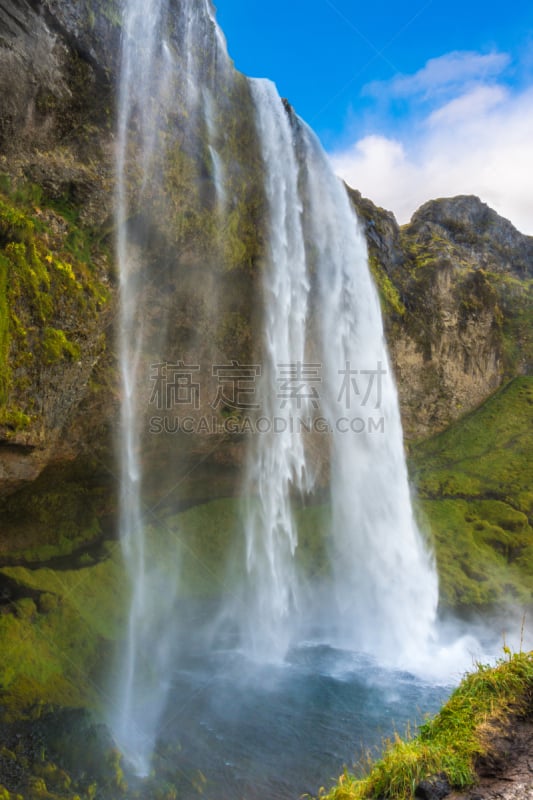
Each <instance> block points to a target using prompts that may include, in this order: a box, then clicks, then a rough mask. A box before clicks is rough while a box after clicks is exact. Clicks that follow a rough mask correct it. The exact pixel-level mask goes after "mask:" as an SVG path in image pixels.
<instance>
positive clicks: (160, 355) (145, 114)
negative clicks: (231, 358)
mask: <svg viewBox="0 0 533 800" xmlns="http://www.w3.org/2000/svg"><path fill="white" fill-rule="evenodd" d="M171 32H172V35H171ZM228 69H229V60H228V57H227V53H226V49H225V42H224V37H223V36H222V34H221V32H220V30H219V29H218V27H217V26H216V23H215V21H214V17H213V12H212V8H211V5H210V2H209V0H202V1H201V2H198V1H197V0H184V1H183V2H180V3H179V5H178V6H177V7H176V6H175V5H173V6H172V7H171V6H170V3H169V2H168V0H126V2H125V4H124V11H123V25H122V50H121V61H120V80H119V94H118V128H117V143H116V173H117V189H116V227H117V239H116V252H117V261H118V266H119V278H120V305H119V316H118V326H117V327H118V355H119V365H120V375H121V385H122V400H121V419H120V437H119V447H118V453H119V462H120V476H121V481H120V486H121V488H120V507H119V532H120V541H121V545H122V552H123V558H124V564H125V567H126V572H127V575H128V578H129V584H130V586H129V588H130V605H129V616H128V624H127V631H126V636H125V642H124V646H123V648H122V652H121V653H120V657H119V664H118V668H117V671H118V677H117V678H116V682H117V686H116V687H115V690H114V693H113V694H114V697H115V703H114V705H113V707H112V708H111V709H110V711H109V722H110V726H111V729H112V731H113V734H114V738H115V740H116V742H117V745H118V746H119V748H120V750H121V751H122V752H123V753H124V755H125V757H126V758H127V760H128V762H129V763H130V765H131V766H132V767H133V768H134V770H135V771H136V772H137V773H138V774H139V775H146V774H148V772H149V768H150V758H151V754H152V752H153V749H154V746H155V742H156V738H157V729H158V724H159V720H160V716H161V713H162V711H163V709H164V707H165V702H166V697H167V692H168V688H169V675H170V672H171V665H172V663H173V660H174V658H175V655H176V636H175V615H176V588H177V584H178V581H179V547H178V546H177V543H176V542H174V543H173V544H174V545H175V546H174V548H173V551H172V552H169V553H168V558H169V563H168V564H167V569H166V570H165V571H164V572H163V570H162V569H161V566H160V563H161V558H159V562H158V559H157V558H155V557H154V553H152V550H154V549H155V548H156V547H157V545H155V546H152V545H151V543H150V541H149V537H148V535H147V526H148V523H149V522H150V521H151V515H152V512H151V508H150V507H149V506H146V504H145V501H144V498H143V491H144V482H143V477H144V476H143V469H142V460H141V453H142V450H143V437H144V435H145V433H146V431H145V430H144V427H143V426H145V424H146V411H147V402H148V398H147V397H146V387H147V373H148V371H149V368H150V362H149V361H148V358H149V357H150V358H151V359H152V362H154V361H161V360H162V359H164V358H165V356H166V353H165V334H166V329H167V327H168V323H169V321H168V320H167V319H165V318H164V317H162V318H160V319H159V320H158V323H159V333H158V335H154V332H153V330H148V329H149V328H150V324H151V323H150V320H149V300H148V299H147V298H149V297H150V284H151V281H152V277H151V275H150V260H151V259H152V260H153V257H152V256H151V255H150V241H149V240H150V235H152V236H153V233H152V234H151V233H150V231H151V230H152V231H153V229H154V220H155V221H156V223H158V222H160V220H159V217H162V218H163V219H165V214H166V213H168V210H167V208H166V198H165V193H164V188H163V187H164V171H165V158H166V155H167V150H168V148H169V141H171V135H170V133H169V130H168V128H169V118H170V116H171V114H173V113H174V114H176V109H179V117H180V125H181V129H180V131H179V134H180V135H181V136H183V137H184V138H185V139H188V140H189V141H190V142H194V141H195V139H197V138H198V128H199V126H200V125H202V124H206V121H207V129H208V130H207V148H208V149H209V150H211V151H212V153H213V161H214V167H215V171H216V173H217V175H218V176H219V177H218V181H219V182H222V171H223V167H222V164H221V160H220V158H219V157H218V154H217V153H216V150H215V147H214V143H212V142H211V137H212V136H214V134H215V129H214V123H213V122H212V117H213V114H214V110H213V102H212V99H211V95H210V90H209V87H208V86H207V85H206V88H205V91H204V92H203V94H202V92H201V91H200V90H199V87H200V86H201V85H202V84H207V82H208V81H209V80H211V81H212V82H213V81H214V76H216V75H217V71H218V74H220V72H221V71H222V72H224V73H227V71H228ZM174 135H178V131H175V132H174ZM221 192H222V189H221ZM219 202H220V203H222V202H223V198H222V197H219ZM152 328H153V324H152Z"/></svg>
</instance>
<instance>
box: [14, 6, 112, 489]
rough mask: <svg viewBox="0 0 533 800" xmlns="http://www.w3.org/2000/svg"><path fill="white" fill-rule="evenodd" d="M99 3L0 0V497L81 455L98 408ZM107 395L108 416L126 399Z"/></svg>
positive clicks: (108, 277) (104, 29) (103, 153)
mask: <svg viewBox="0 0 533 800" xmlns="http://www.w3.org/2000/svg"><path fill="white" fill-rule="evenodd" d="M91 6H93V7H94V4H91V3H88V2H80V3H59V2H57V3H53V2H50V3H46V2H38V1H37V0H32V1H31V2H30V1H29V0H0V96H1V97H2V103H1V106H0V176H1V180H2V186H1V190H2V195H1V200H2V204H3V205H2V212H1V215H0V216H1V217H2V220H1V222H0V226H1V227H2V236H1V237H0V239H1V241H0V249H1V250H2V258H3V259H4V261H3V262H2V267H3V268H5V269H6V273H5V274H6V278H5V279H4V280H5V283H3V285H2V287H1V291H0V295H2V296H0V303H2V304H3V305H4V306H5V309H6V313H8V314H9V316H10V319H9V322H8V328H7V331H8V333H7V336H8V337H9V338H8V339H7V340H5V339H4V341H3V342H2V343H1V344H2V346H0V351H2V350H5V352H6V353H7V357H6V358H7V360H6V363H5V364H4V363H3V358H4V354H3V353H0V356H1V357H0V368H1V371H2V372H3V373H4V377H5V379H4V384H5V385H4V386H3V391H0V411H2V414H1V415H0V497H1V496H2V495H6V494H9V493H11V492H13V491H15V490H16V489H17V488H19V487H21V486H23V485H24V484H25V483H27V482H28V481H33V480H34V479H35V478H36V477H37V476H38V475H39V474H40V473H41V472H42V470H43V469H44V468H45V467H46V465H47V464H49V463H51V462H57V461H61V460H65V459H66V460H71V459H75V458H77V457H78V456H79V454H80V452H81V451H83V450H84V448H85V444H86V443H87V441H85V443H84V442H83V441H80V435H81V436H82V437H83V436H85V435H87V434H88V431H89V430H90V429H91V427H92V423H91V422H89V423H87V415H88V414H89V415H91V414H92V413H93V412H95V413H96V414H97V415H98V412H97V411H96V409H97V408H99V409H100V412H101V410H102V409H101V406H102V403H101V400H100V399H99V398H98V397H97V395H98V394H99V390H98V389H96V388H95V383H96V378H95V376H96V372H95V371H98V370H101V369H102V366H103V364H104V362H106V361H107V363H108V364H109V363H110V362H109V356H108V355H107V353H108V352H109V348H106V346H105V339H106V331H107V330H108V328H109V323H110V320H111V318H112V313H113V292H112V282H113V277H112V265H111V259H110V257H109V253H110V249H109V241H108V240H107V236H108V232H109V231H110V230H111V224H112V223H111V220H112V214H113V208H112V206H113V158H112V147H113V135H112V108H113V95H114V89H113V86H112V84H111V80H110V79H109V78H108V74H109V75H111V74H112V70H113V69H114V59H115V57H116V53H117V45H118V27H117V24H116V22H115V23H114V22H113V20H112V19H110V18H109V15H108V16H105V15H95V14H94V11H91ZM91 21H92V25H91ZM91 42H94V43H93V44H92V45H91ZM6 259H7V261H6ZM16 259H18V267H17V268H16V269H17V276H15V273H14V272H13V270H14V269H15V266H14V265H15V260H16ZM4 263H5V267H4ZM58 270H62V272H61V273H59V272H58ZM32 275H33V276H35V277H34V278H32ZM69 276H70V277H69ZM28 281H29V282H30V283H31V282H32V281H33V283H32V285H31V287H30V285H29V283H28ZM69 281H70V283H69ZM0 283H2V281H0ZM69 286H71V288H72V291H71V290H70V289H69ZM104 294H105V295H106V299H105V301H104V299H103V297H104ZM47 296H48V297H47ZM97 297H100V300H97ZM88 298H92V299H88ZM86 299H87V302H85V300H86ZM37 301H39V303H37ZM4 335H5V334H4ZM47 337H48V339H47ZM54 337H55V339H54ZM54 341H55V345H54ZM56 345H59V347H57V346H56ZM46 347H48V351H47V352H46ZM65 348H67V349H70V355H69V353H68V352H67V349H65ZM62 350H63V351H64V352H61V351H62ZM43 353H44V355H45V357H44V358H43ZM74 356H76V357H74ZM6 376H7V377H6ZM98 381H99V383H100V384H101V383H102V381H101V380H100V379H98ZM91 382H92V383H93V386H92V387H91ZM6 386H7V394H6ZM106 393H107V410H106V414H109V413H113V410H114V397H115V396H116V394H115V393H114V392H113V391H110V390H109V388H108V389H107V390H106ZM2 395H3V396H2ZM91 398H92V399H91ZM82 403H83V404H85V410H84V411H83V413H82V411H81V408H82ZM6 409H7V411H6ZM101 419H102V418H101V417H100V420H101ZM21 421H22V422H23V424H22V422H21ZM98 427H100V423H99V425H98ZM104 427H105V425H104ZM82 431H83V434H82V433H81V432H82ZM88 437H89V439H90V438H91V435H90V434H88ZM93 443H94V440H93Z"/></svg>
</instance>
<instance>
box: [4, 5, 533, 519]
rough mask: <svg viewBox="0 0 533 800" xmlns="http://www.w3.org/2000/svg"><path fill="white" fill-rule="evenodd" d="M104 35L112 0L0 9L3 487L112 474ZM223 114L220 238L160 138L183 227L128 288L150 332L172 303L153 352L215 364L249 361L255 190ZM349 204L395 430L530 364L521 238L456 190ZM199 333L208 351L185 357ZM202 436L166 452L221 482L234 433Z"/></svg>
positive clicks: (111, 45)
mask: <svg viewBox="0 0 533 800" xmlns="http://www.w3.org/2000/svg"><path fill="white" fill-rule="evenodd" d="M119 26H120V23H119V4H118V3H116V4H115V3H114V2H103V1H102V2H100V1H98V2H96V1H95V0H93V1H92V2H90V0H80V2H77V3H70V2H59V0H57V1H56V0H46V1H45V0H41V1H40V0H31V2H30V0H0V93H1V96H2V98H3V102H2V107H1V109H0V318H1V320H2V322H0V363H1V367H2V371H1V377H0V403H1V410H0V494H3V495H8V494H12V493H13V492H15V491H16V490H19V489H21V488H22V487H24V486H25V485H28V484H29V483H31V482H32V481H34V480H35V479H36V478H37V477H38V476H39V475H40V474H41V473H42V472H43V470H44V469H45V468H46V467H47V465H48V466H50V465H52V466H53V467H54V469H55V468H57V469H62V468H63V467H62V465H64V464H66V463H69V462H72V461H75V462H76V463H79V462H81V461H84V460H85V461H87V462H88V463H89V462H90V463H91V464H92V466H90V469H93V468H94V461H95V459H96V460H97V461H99V462H100V463H101V464H103V465H104V466H103V467H101V469H104V470H105V469H109V468H111V469H112V459H113V457H112V449H113V448H112V446H113V434H112V430H113V428H114V427H115V426H116V422H117V418H118V417H117V409H118V392H119V389H118V380H117V372H116V366H115V363H114V357H113V352H114V350H115V343H114V333H113V326H112V321H113V315H114V308H115V304H116V290H115V283H116V281H115V276H114V270H113V238H114V236H113V201H114V194H113V192H114V169H113V165H114V160H113V158H114V156H113V147H114V130H115V120H114V109H115V87H114V85H113V80H114V76H115V75H116V69H117V64H116V61H117V54H118V48H119V37H120V27H119ZM224 113H225V114H226V121H225V128H226V129H227V130H228V131H229V133H228V135H227V136H226V146H227V148H228V152H227V153H226V154H224V155H225V157H226V158H227V159H231V160H232V161H233V163H234V164H235V165H236V170H235V173H236V176H237V177H236V179H235V184H234V186H233V190H234V193H235V197H237V196H239V197H241V199H242V202H240V205H239V204H237V205H236V206H235V207H234V208H233V209H232V213H231V216H230V217H229V220H228V224H227V226H226V228H225V231H224V237H225V238H224V240H223V241H222V242H221V241H220V240H219V239H218V240H217V241H216V243H215V242H214V240H215V238H217V236H218V235H215V233H214V231H215V223H216V214H215V213H214V210H213V202H212V199H210V188H209V187H210V181H211V178H210V176H209V174H207V173H205V174H203V175H201V176H200V185H199V190H198V193H197V194H198V197H197V199H196V200H195V203H196V205H190V206H189V205H188V202H189V201H188V199H186V200H183V198H191V197H192V192H191V191H190V185H189V181H190V179H191V178H190V175H189V167H190V164H189V162H188V161H187V158H188V156H187V153H182V152H181V151H180V152H178V150H177V149H175V148H174V150H173V151H172V153H171V158H170V156H169V159H170V160H169V161H168V163H167V164H166V168H167V172H166V174H167V175H168V176H169V178H168V186H167V187H165V188H166V189H167V190H168V191H169V193H170V197H171V198H172V204H173V213H175V217H176V220H177V219H178V218H180V219H186V220H187V222H186V225H181V227H180V229H179V232H176V235H175V236H174V235H173V234H172V235H169V233H168V230H167V231H166V232H165V235H164V237H163V239H162V240H161V241H162V244H161V251H160V252H156V249H154V252H153V260H154V263H155V262H157V263H159V264H161V265H162V266H161V268H160V273H159V275H160V281H158V284H157V285H151V286H149V287H148V289H147V291H150V292H152V293H153V297H152V304H151V305H152V316H151V320H149V324H152V325H153V326H154V330H155V329H156V327H157V324H158V319H159V318H160V314H161V313H163V309H168V306H169V303H171V305H172V309H171V310H170V311H168V310H165V313H168V314H169V318H172V319H173V320H175V324H174V331H175V333H174V339H175V341H174V342H173V348H174V349H173V350H172V348H171V352H169V354H168V356H169V358H170V359H172V358H174V357H175V358H177V357H178V355H179V354H181V353H184V352H185V353H186V352H187V348H192V347H193V345H194V347H195V348H196V349H195V350H194V352H195V353H196V358H197V360H198V359H199V360H201V361H202V363H204V362H205V365H206V369H207V368H208V367H209V365H210V364H212V363H216V360H217V359H219V360H220V359H222V360H227V359H229V358H233V357H243V358H250V357H251V355H250V354H253V352H254V341H253V331H254V330H256V329H259V328H260V326H259V325H257V327H256V325H255V322H254V319H255V318H254V313H255V311H254V307H253V302H252V301H251V298H252V297H253V296H254V292H255V291H256V289H257V274H258V272H257V270H258V264H259V262H260V251H261V234H260V233H258V222H257V220H258V218H259V217H260V215H261V204H262V202H263V198H262V196H261V192H259V191H258V190H257V181H254V170H257V169H258V168H259V167H258V166H257V164H258V154H257V143H256V142H254V134H253V120H252V118H251V106H250V98H249V94H248V92H247V89H246V86H245V85H244V83H242V82H240V81H239V80H238V79H236V80H235V81H234V83H233V84H232V89H231V92H230V93H229V95H228V99H227V108H225V110H224ZM175 123H176V124H177V125H178V126H179V124H180V123H179V119H178V117H177V118H176V120H175ZM243 153H247V155H246V157H243V155H242V154H243ZM352 198H353V201H354V204H355V206H356V208H357V210H358V212H359V215H360V218H361V220H362V222H363V224H364V226H365V230H366V234H367V239H368V244H369V252H370V256H371V265H372V269H373V272H374V275H375V278H376V281H377V284H378V287H379V289H380V293H381V297H382V302H383V308H384V312H385V321H386V329H387V334H388V339H389V345H390V349H391V355H392V360H393V363H394V367H395V370H396V375H397V382H398V388H399V393H400V400H401V405H402V413H403V418H404V425H405V430H406V434H407V436H408V437H409V438H419V437H421V436H426V435H428V434H430V433H433V432H435V431H437V430H440V429H442V428H444V427H445V426H446V425H447V424H449V423H450V422H451V421H452V420H454V419H456V418H458V417H459V416H461V415H462V414H463V413H465V412H466V411H468V410H469V409H471V408H473V407H474V406H476V405H477V404H479V403H480V402H481V401H482V400H483V399H484V398H485V397H487V395H489V394H490V393H492V392H493V391H494V390H495V389H496V388H497V387H498V386H499V385H500V384H501V383H502V381H504V380H505V379H507V378H509V377H511V376H512V375H515V374H523V373H527V372H528V371H530V369H531V358H532V349H533V346H532V344H531V335H530V332H529V327H528V318H529V315H530V312H531V289H530V287H531V265H532V263H533V242H532V239H531V237H525V236H522V235H521V234H520V233H518V232H517V231H516V230H515V229H514V228H513V226H512V225H511V224H510V223H508V222H507V221H505V220H502V219H501V218H500V217H498V215H496V214H495V212H493V211H491V210H490V209H488V208H487V207H486V206H485V205H484V204H483V203H481V202H480V201H479V200H477V199H476V198H455V199H452V200H439V201H434V202H431V203H428V204H426V205H425V206H423V207H422V208H421V209H420V210H419V211H418V212H417V213H416V214H415V216H414V217H413V220H412V221H411V223H410V224H409V225H407V226H404V227H403V228H399V227H398V225H397V223H396V221H395V219H394V217H393V216H392V215H391V214H390V213H388V212H384V211H383V210H381V209H377V208H376V207H375V206H374V205H373V204H372V203H371V202H370V201H368V200H364V199H362V198H361V197H360V195H359V194H358V193H357V192H352ZM244 206H246V208H244ZM138 214H139V224H140V225H145V226H153V227H154V232H155V233H158V235H159V234H161V231H157V225H158V222H157V220H151V219H147V218H144V217H143V214H142V210H139V211H138ZM160 227H161V225H160ZM177 230H178V229H177V228H176V231H177ZM180 237H181V238H180ZM154 241H155V239H154ZM176 252H179V253H180V255H179V258H178V259H177V260H176ZM192 268H194V271H193V272H192V271H191V269H192ZM213 275H215V277H213ZM191 276H192V277H191ZM254 287H255V288H254ZM215 296H216V298H217V302H216V304H215V303H214V300H213V298H214V297H215ZM215 306H216V313H214V308H215ZM208 340H209V342H212V343H214V346H213V347H212V348H211V350H208V349H207V348H205V347H204V349H202V344H201V342H202V341H204V342H206V341H208ZM191 352H192V351H191ZM198 354H199V355H198ZM191 357H192V356H191ZM222 360H221V361H220V363H223V361H222ZM207 388H208V389H209V392H206V396H207V394H209V395H212V393H213V391H214V390H216V386H213V383H212V382H211V385H210V386H208V387H207ZM207 411H209V408H208V407H207V406H206V407H205V408H204V407H202V408H201V409H200V410H199V413H204V412H207ZM213 443H214V440H213V439H211V440H209V439H207V438H206V439H204V440H202V441H201V442H197V443H196V444H194V443H191V442H188V443H186V445H185V450H186V451H187V452H190V451H191V449H192V451H194V453H195V455H196V456H197V457H198V459H200V460H201V459H204V456H205V460H204V461H202V464H203V466H202V467H201V469H200V472H202V470H204V472H205V481H204V483H205V482H207V483H209V485H210V487H211V489H213V487H216V486H219V485H220V487H221V488H220V491H221V492H222V493H225V492H227V491H228V490H231V486H230V484H231V483H232V481H233V482H234V478H233V477H231V476H230V477H228V475H229V473H228V468H229V467H231V468H232V469H237V468H238V464H239V462H240V461H241V460H242V447H241V443H240V442H239V441H237V439H236V437H233V438H232V439H231V440H229V439H224V438H223V437H222V438H220V440H217V442H216V447H213ZM154 446H156V448H158V447H159V446H160V443H159V442H155V441H154ZM211 451H212V452H213V453H214V454H212V455H209V452H211ZM50 468H51V467H50ZM230 471H231V470H230ZM202 480H203V479H202ZM198 491H199V492H200V493H201V491H202V489H199V490H198ZM215 491H217V489H216V488H215ZM13 508H14V507H13ZM13 513H15V512H14V511H13Z"/></svg>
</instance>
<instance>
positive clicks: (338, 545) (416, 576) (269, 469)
mask: <svg viewBox="0 0 533 800" xmlns="http://www.w3.org/2000/svg"><path fill="white" fill-rule="evenodd" d="M253 95H254V100H255V104H256V114H257V130H258V135H259V137H260V141H261V147H262V154H263V162H264V169H265V174H266V187H265V188H266V194H267V200H268V214H269V224H268V246H267V252H266V263H265V265H264V287H263V292H264V302H265V309H264V326H265V327H264V339H265V346H264V358H263V361H264V380H263V384H262V399H263V411H264V412H266V413H265V415H266V416H267V417H270V419H273V418H274V417H277V418H278V419H279V418H280V416H281V422H282V423H283V422H286V423H287V424H286V425H285V426H284V425H283V424H281V425H280V426H279V427H281V428H282V429H283V430H282V432H279V433H272V434H270V435H262V436H258V437H257V438H256V441H254V442H253V444H252V447H251V449H250V453H249V464H248V480H247V490H248V492H252V491H253V492H255V494H256V495H257V501H256V502H253V503H250V505H249V508H248V512H247V516H246V520H245V527H246V541H247V567H248V580H249V585H250V587H251V590H250V591H249V594H248V595H247V598H246V602H245V603H243V610H242V619H243V620H244V623H245V626H244V629H243V630H244V632H245V636H244V645H245V648H246V649H247V650H248V651H249V652H250V653H251V654H252V656H253V657H254V658H261V657H262V656H263V654H267V657H268V658H269V659H272V658H274V659H276V658H277V659H280V658H283V656H284V655H285V653H286V652H287V649H288V647H289V646H290V644H291V643H294V638H293V637H294V634H295V632H296V631H299V630H301V629H302V628H304V627H305V625H306V624H307V626H308V627H309V628H310V627H311V626H312V625H313V624H314V623H315V622H316V605H313V604H312V603H311V604H308V603H307V602H306V599H308V597H309V587H308V588H307V594H304V595H302V586H301V582H300V579H299V576H298V573H297V570H296V566H295V553H296V549H297V546H298V532H297V530H296V526H295V522H294V517H293V512H292V508H291V493H295V492H298V493H300V494H302V493H306V492H309V491H310V490H311V488H312V483H313V481H312V479H311V478H310V475H311V474H312V467H311V464H310V463H309V458H308V456H307V455H306V450H305V447H304V439H303V436H302V435H301V434H299V433H291V424H290V423H291V418H292V420H293V422H295V421H297V419H298V418H301V417H304V418H305V417H309V414H311V415H314V417H315V419H316V418H317V417H318V416H319V414H320V415H322V416H323V417H324V418H325V419H326V420H327V426H328V428H329V431H330V436H329V437H327V436H324V437H323V448H324V449H326V450H328V449H329V450H330V461H331V489H330V495H331V509H332V519H331V541H332V544H331V548H330V560H331V566H332V574H331V575H330V577H329V581H328V580H326V581H324V582H323V583H322V585H320V584H321V582H320V581H318V580H317V582H316V585H315V586H314V587H311V594H312V593H313V591H314V592H315V593H316V594H318V593H319V592H320V594H321V601H320V602H321V605H322V609H321V610H322V616H323V619H324V620H327V632H326V635H327V637H328V638H329V639H333V640H334V641H336V642H337V643H338V642H340V643H342V644H343V645H344V646H347V647H350V648H353V649H359V650H364V651H366V652H369V653H372V654H374V655H376V656H378V657H379V658H381V659H388V660H390V662H392V663H395V664H406V663H407V662H408V660H409V659H410V658H411V657H414V656H415V654H417V653H420V651H422V650H424V649H425V647H426V646H427V645H428V644H429V642H430V640H431V638H432V636H433V625H434V621H435V617H436V607H437V601H438V586H437V577H436V570H435V567H434V565H433V563H432V561H431V558H430V556H429V555H428V552H427V550H426V547H425V545H424V542H423V541H422V538H421V536H420V533H419V531H418V530H417V527H416V524H415V521H414V518H413V512H412V507H411V501H410V495H409V487H408V479H407V470H406V465H405V457H404V452H403V440H402V428H401V422H400V414H399V408H398V399H397V395H396V389H395V385H394V380H393V377H392V373H391V369H390V365H389V361H388V355H387V351H386V346H385V341H384V335H383V326H382V321H381V312H380V308H379V301H378V297H377V292H376V290H375V288H374V286H373V283H372V280H371V277H370V273H369V268H368V258H367V251H366V243H365V240H364V237H363V235H362V233H361V231H360V229H359V226H358V223H357V220H356V217H355V214H354V212H353V210H352V209H351V207H350V203H349V199H348V196H347V193H346V191H345V189H344V187H343V186H342V184H341V183H340V182H339V181H338V179H337V178H336V177H335V175H334V174H333V172H332V170H331V167H330V165H329V163H328V161H327V159H326V156H325V154H324V153H323V151H322V148H321V147H320V145H319V143H318V140H317V139H316V137H315V136H314V134H313V133H312V132H311V131H310V130H309V128H307V126H305V125H304V124H303V123H302V122H301V121H300V120H298V119H297V117H296V116H295V115H294V114H293V112H292V111H290V110H289V109H288V108H286V107H284V104H283V103H282V101H281V100H280V98H279V96H278V95H277V92H276V90H275V87H274V86H273V85H272V84H270V83H269V82H266V81H257V82H254V84H253ZM310 354H312V360H311V355H310ZM306 359H307V360H306ZM317 361H318V363H316V362H317ZM276 375H277V376H281V378H280V377H278V378H276V377H275V376H276ZM283 377H285V386H286V388H287V387H290V389H291V393H290V394H288V395H283V394H282V393H280V392H279V391H278V393H277V396H276V395H275V394H274V393H275V392H276V381H277V383H278V389H279V388H280V387H281V386H283V383H282V380H283ZM273 397H276V400H275V401H273V400H272V398H273ZM319 405H320V410H318V407H319ZM322 422H323V420H322ZM322 427H323V425H322ZM292 430H294V425H292ZM324 533H325V532H324ZM304 598H306V599H304ZM309 608H313V611H312V615H313V617H314V618H309V616H308V613H307V612H308V609H309ZM263 657H264V656H263Z"/></svg>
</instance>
